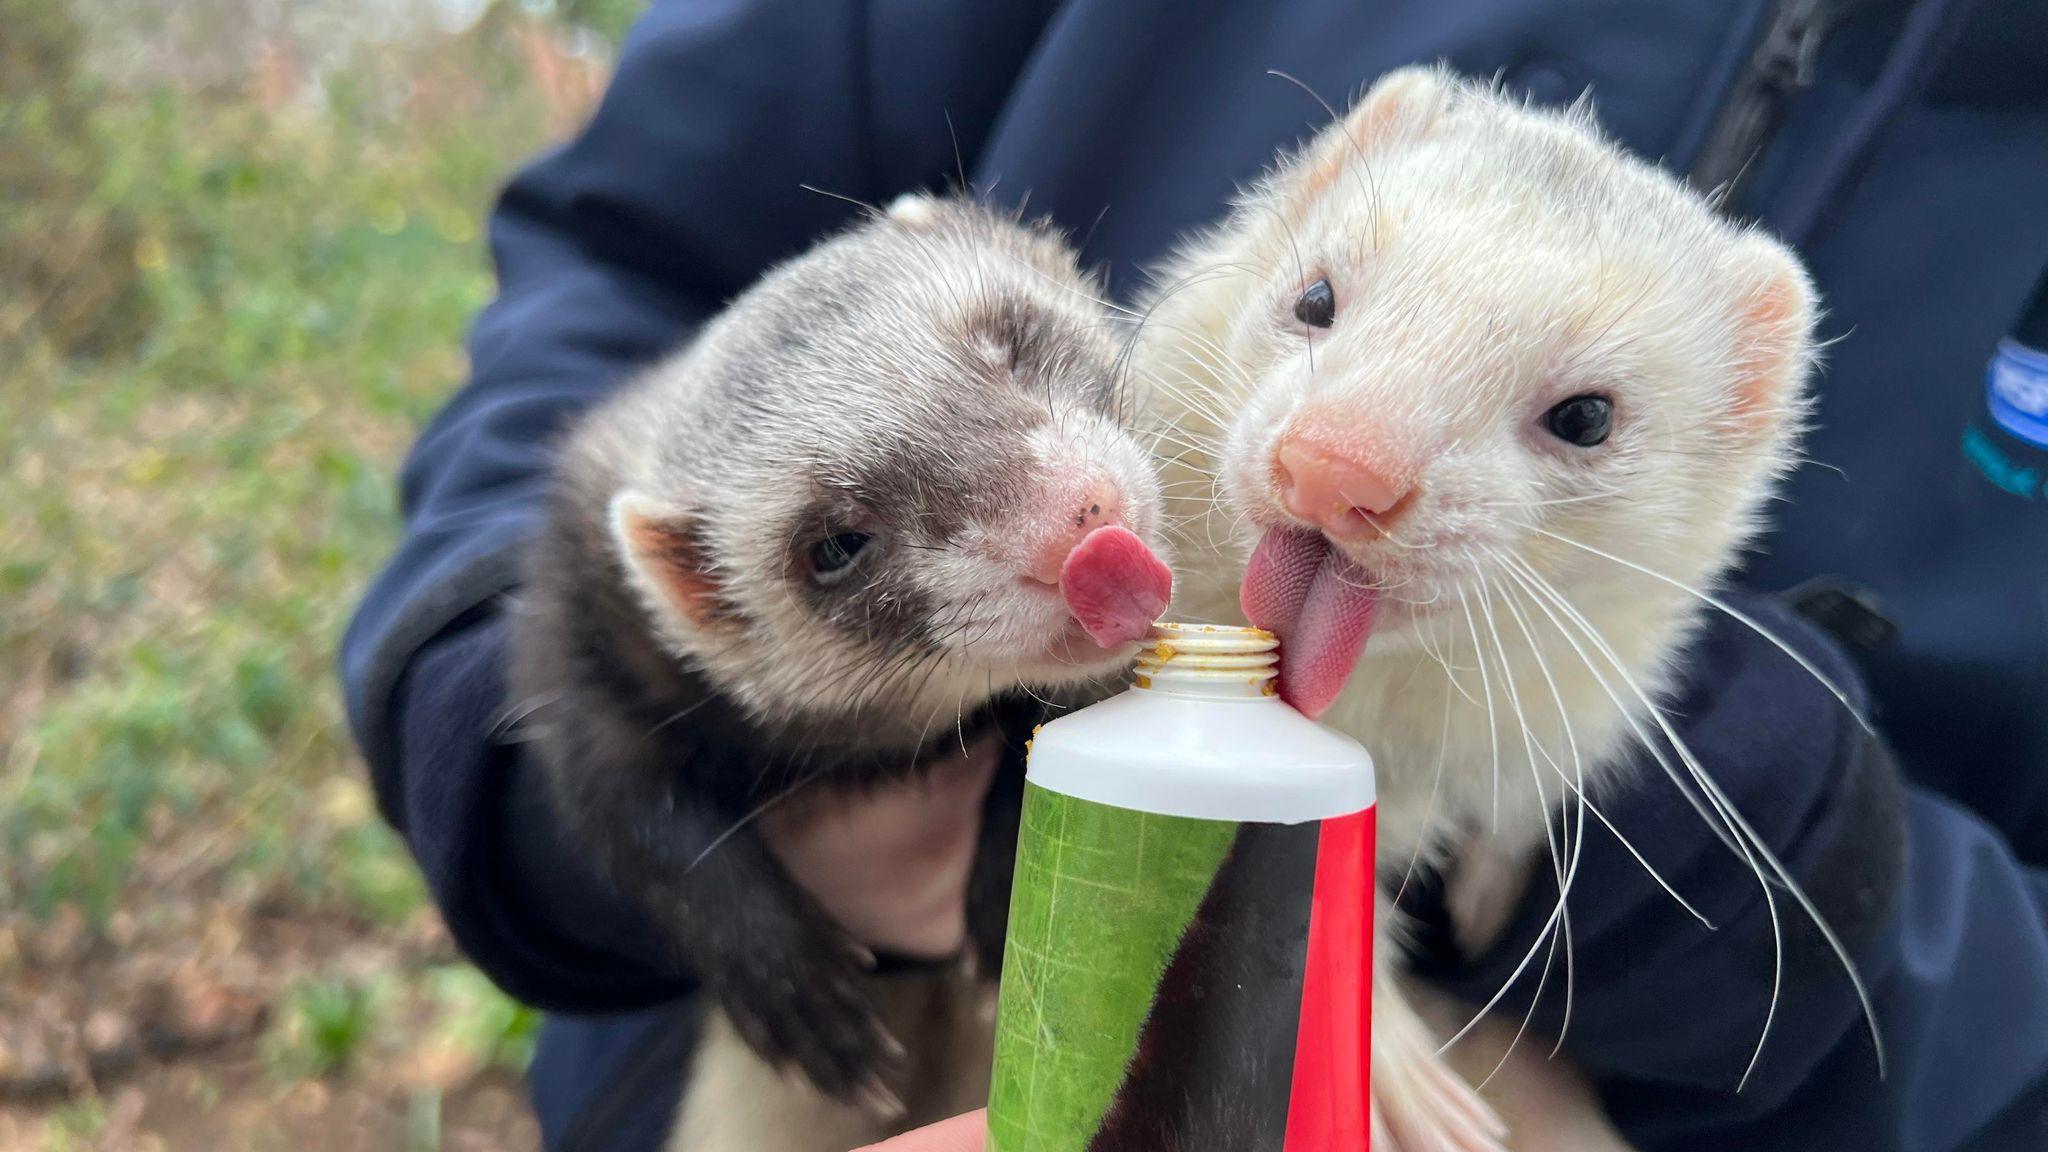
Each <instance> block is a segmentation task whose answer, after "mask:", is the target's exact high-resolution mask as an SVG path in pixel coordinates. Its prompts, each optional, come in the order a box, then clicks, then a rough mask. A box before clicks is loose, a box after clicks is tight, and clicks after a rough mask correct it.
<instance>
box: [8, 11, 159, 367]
mask: <svg viewBox="0 0 2048 1152" xmlns="http://www.w3.org/2000/svg"><path fill="white" fill-rule="evenodd" d="M0 29H5V34H4V35H0V338H4V337H5V336H7V335H8V334H9V333H10V332H17V331H19V330H22V329H26V328H28V327H29V326H31V325H33V326H35V328H36V329H38V331H39V333H40V334H41V335H42V336H43V337H45V338H47V339H48V340H50V341H51V342H52V343H54V344H55V345H56V346H57V348H58V349H59V350H60V351H61V352H62V353H63V354H65V355H85V354H108V353H118V352H126V351H128V350H130V349H132V348H133V347H134V346H135V343H136V342H137V341H138V340H140V339H141V337H142V334H143V332H144V331H145V330H146V329H147V328H148V326H149V309H148V299H147V296H146V294H145V293H144V292H143V290H142V285H141V283H140V278H139V276H138V275H137V270H136V267H135V244H136V228H135V221H134V219H133V217H132V216H131V215H130V214H129V213H128V211H127V210H126V209H125V207H124V206H123V205H121V204H120V203H119V201H118V198H117V197H116V196H114V195H112V194H111V193H113V192H114V191H115V190H114V189H113V188H112V187H110V185H109V182H108V180H107V172H106V169H107V163H106V156H105V150H104V148H103V147H102V144H101V141H100V140H99V139H98V137H97V135H96V133H95V131H94V124H93V122H92V109H93V108H94V107H95V106H96V105H97V103H98V102H99V100H100V98H101V92H100V89H99V86H98V85H96V84H94V83H93V82H91V81H90V80H89V79H87V78H86V77H84V76H83V75H82V74H81V61H80V49H81V43H82V35H81V33H80V31H79V28H78V25H77V24H76V23H75V22H74V21H73V20H72V18H71V13H70V11H69V10H68V9H67V8H66V7H65V5H64V4H63V3H62V2H61V0H0Z"/></svg>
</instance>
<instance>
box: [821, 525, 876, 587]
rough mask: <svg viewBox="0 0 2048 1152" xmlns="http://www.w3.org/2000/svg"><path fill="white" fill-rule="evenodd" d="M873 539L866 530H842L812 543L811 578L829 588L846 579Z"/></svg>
mask: <svg viewBox="0 0 2048 1152" xmlns="http://www.w3.org/2000/svg"><path fill="white" fill-rule="evenodd" d="M872 539H873V537H872V536H869V535H868V534H867V533H865V532H841V533H839V534H838V535H836V536H827V537H825V538H824V539H823V540H820V541H818V542H817V543H816V544H813V545H811V579H812V580H815V581H817V582H818V583H819V584H821V585H823V586H825V587H827V588H829V587H831V586H832V585H834V584H837V583H839V582H840V581H841V580H844V579H846V577H847V575H848V574H850V573H851V572H852V571H853V562H854V561H855V560H858V559H860V554H861V553H862V552H863V551H865V550H866V549H867V546H868V541H870V540H872Z"/></svg>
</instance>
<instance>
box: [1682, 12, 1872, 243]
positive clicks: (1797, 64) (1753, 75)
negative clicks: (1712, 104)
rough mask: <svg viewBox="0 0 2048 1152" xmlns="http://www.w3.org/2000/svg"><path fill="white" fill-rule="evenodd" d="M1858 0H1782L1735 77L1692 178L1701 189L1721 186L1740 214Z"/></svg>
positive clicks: (1725, 204)
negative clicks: (1754, 177)
mask: <svg viewBox="0 0 2048 1152" xmlns="http://www.w3.org/2000/svg"><path fill="white" fill-rule="evenodd" d="M1856 3H1857V0H1777V2H1776V3H1774V4H1773V5H1772V8H1771V17H1770V21H1769V23H1768V24H1767V25H1766V27H1765V28H1764V33H1763V36H1762V37H1760V38H1759V39H1758V41H1757V45H1756V48H1755V49H1754V50H1752V51H1751V52H1750V57H1749V64H1748V65H1747V66H1746V67H1745V68H1744V69H1743V70H1742V74H1741V75H1740V76H1738V77H1737V78H1736V80H1735V86H1734V88H1733V89H1732V90H1731V91H1730V92H1729V94H1728V99H1727V100H1726V101H1724V102H1723V103H1722V105H1721V112H1720V115H1718V116H1717V117H1715V119H1714V127H1713V130H1712V131H1711V132H1709V133H1708V134H1707V142H1706V144H1705V146H1703V147H1702V148H1701V149H1700V154H1699V157H1698V158H1697V159H1696V160H1694V161H1693V166H1692V171H1691V173H1690V174H1688V175H1687V177H1686V179H1687V180H1688V181H1689V182H1690V183H1691V184H1692V186H1693V187H1694V188H1696V189H1698V190H1699V191H1701V192H1707V193H1712V192H1713V191H1715V190H1716V189H1721V190H1722V193H1721V199H1720V205H1721V210H1722V211H1723V212H1730V213H1732V212H1734V210H1735V205H1736V204H1737V203H1739V202H1740V200H1741V199H1742V191H1743V188H1744V187H1745V186H1746V185H1747V184H1748V183H1749V178H1750V175H1751V173H1752V171H1753V169H1754V163H1753V162H1754V161H1755V160H1756V159H1757V157H1759V156H1761V155H1762V154H1763V150H1764V148H1765V147H1767V146H1768V145H1769V144H1770V142H1771V138H1772V137H1773V136H1775V135H1777V132H1778V129H1779V128H1781V127H1783V126H1784V123H1785V116H1786V114H1787V112H1788V111H1790V109H1791V105H1792V98H1793V97H1794V96H1797V95H1798V94H1799V93H1800V92H1801V91H1802V90H1804V89H1805V88H1806V87H1807V86H1809V85H1811V84H1812V83H1813V62H1814V60H1815V59H1816V58H1817V57H1818V56H1819V55H1820V49H1821V45H1822V44H1823V43H1824V42H1825V41H1826V40H1827V36H1828V33H1829V32H1832V31H1833V30H1834V28H1835V26H1836V24H1838V23H1839V22H1840V20H1841V17H1842V16H1843V14H1844V13H1845V12H1847V11H1848V10H1849V9H1850V8H1853V7H1855V5H1856Z"/></svg>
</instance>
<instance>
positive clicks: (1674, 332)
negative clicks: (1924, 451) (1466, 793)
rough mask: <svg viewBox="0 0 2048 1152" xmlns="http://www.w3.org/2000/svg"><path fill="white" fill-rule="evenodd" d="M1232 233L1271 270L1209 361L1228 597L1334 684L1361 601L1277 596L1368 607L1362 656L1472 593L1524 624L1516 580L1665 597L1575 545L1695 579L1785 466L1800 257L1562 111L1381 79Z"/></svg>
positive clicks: (1804, 298) (1254, 286)
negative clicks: (1276, 626)
mask: <svg viewBox="0 0 2048 1152" xmlns="http://www.w3.org/2000/svg"><path fill="white" fill-rule="evenodd" d="M1230 227H1231V228H1234V229H1237V230H1238V231H1239V232H1240V233H1241V235H1242V238H1243V243H1244V245H1245V249H1244V250H1243V251H1242V252H1240V253H1239V254H1238V255H1239V257H1240V259H1241V262H1242V263H1241V267H1243V268H1249V269H1256V270H1259V272H1260V273H1270V275H1251V276H1248V277H1247V276H1246V275H1245V274H1243V273H1239V276H1240V278H1241V279H1243V280H1245V284H1244V287H1243V290H1242V293H1241V295H1240V296H1239V297H1238V298H1237V299H1236V300H1235V302H1234V307H1232V308H1231V309H1229V315H1230V316H1231V321H1230V323H1229V326H1228V330H1227V335H1225V337H1224V338H1223V340H1222V341H1221V347H1220V348H1218V349H1215V350H1213V352H1212V355H1214V356H1216V357H1218V358H1221V359H1225V360H1227V361H1229V362H1230V363H1232V364H1234V365H1235V371H1233V372H1231V373H1228V374H1227V375H1228V376H1229V377H1230V379H1229V380H1227V381H1226V382H1225V383H1226V387H1228V388H1231V389H1233V390H1235V391H1236V392H1237V395H1236V396H1235V397H1234V398H1233V399H1234V400H1235V403H1233V404H1232V406H1231V408H1232V410H1233V411H1234V412H1235V413H1236V417H1235V422H1234V424H1232V425H1231V426H1230V427H1228V428H1227V429H1225V430H1224V439H1225V445H1224V447H1223V449H1222V450H1221V452H1220V458H1221V464H1222V467H1221V476H1220V481H1221V485H1222V487H1223V489H1224V499H1225V500H1227V501H1228V502H1229V503H1230V504H1231V505H1233V506H1234V509H1235V510H1236V511H1238V512H1240V513H1242V514H1243V517H1244V520H1245V521H1246V522H1248V523H1249V524H1250V525H1251V526H1252V527H1253V528H1254V529H1255V530H1256V531H1257V532H1258V533H1260V534H1261V539H1262V541H1263V543H1262V544H1261V546H1260V548H1259V550H1258V552H1257V553H1255V555H1254V562H1253V565H1252V568H1251V570H1250V572H1249V574H1248V576H1247V583H1246V587H1245V600H1246V604H1247V608H1248V610H1251V611H1252V612H1253V614H1254V616H1255V617H1256V616H1259V615H1264V616H1266V617H1268V618H1277V619H1278V620H1282V621H1285V622H1287V623H1290V624H1292V625H1293V628H1294V630H1295V631H1297V632H1304V631H1305V632H1314V631H1315V630H1317V629H1323V630H1325V631H1328V630H1330V629H1334V630H1335V632H1336V633H1338V635H1337V636H1336V638H1335V639H1334V640H1332V641H1331V643H1332V644H1333V645H1334V647H1333V648H1332V649H1331V653H1332V655H1331V658H1330V660H1329V661H1328V662H1329V663H1330V664H1331V665H1332V670H1333V672H1334V670H1335V668H1336V667H1337V666H1339V665H1341V666H1342V668H1343V669H1345V670H1348V668H1349V662H1350V660H1355V658H1356V656H1357V652H1358V649H1357V647H1356V646H1355V645H1352V646H1351V647H1350V648H1349V652H1350V655H1349V657H1348V658H1345V657H1344V656H1343V650H1344V647H1345V645H1346V644H1350V642H1351V639H1352V637H1350V636H1349V635H1348V634H1347V629H1348V628H1350V627H1351V626H1350V625H1347V624H1345V623H1344V621H1345V620H1347V619H1350V620H1355V619H1356V618H1357V617H1358V615H1359V614H1360V612H1361V610H1362V611H1363V612H1365V613H1366V614H1367V615H1369V613H1370V611H1371V608H1370V607H1369V606H1364V605H1361V604H1347V603H1344V602H1343V601H1344V599H1345V598H1344V597H1342V596H1335V597H1333V596H1327V595H1323V594H1318V595H1319V596H1321V597H1322V598H1321V599H1314V598H1311V602H1310V603H1308V604H1307V605H1306V606H1304V604H1303V601H1302V597H1303V596H1304V595H1305V594H1306V593H1305V590H1304V589H1305V584H1304V583H1303V580H1304V579H1305V578H1304V577H1302V576H1301V573H1302V572H1303V571H1304V570H1305V568H1306V566H1309V565H1314V564H1319V563H1322V562H1323V561H1324V560H1327V561H1328V562H1329V564H1330V565H1333V566H1334V567H1333V568H1332V570H1331V572H1330V575H1331V577H1332V578H1333V579H1334V580H1336V581H1337V582H1339V583H1344V584H1349V585H1356V586H1370V587H1371V588H1372V589H1375V590H1377V593H1378V595H1379V598H1380V599H1379V602H1378V611H1379V621H1378V626H1377V627H1378V635H1379V637H1380V639H1377V640H1375V642H1374V643H1375V644H1376V645H1380V644H1387V643H1399V642H1400V637H1401V636H1402V635H1403V634H1404V632H1405V633H1406V634H1408V635H1409V636H1411V637H1412V636H1413V635H1414V634H1415V633H1416V632H1417V631H1418V629H1415V628H1413V627H1411V626H1412V625H1415V624H1416V623H1418V622H1419V621H1423V620H1426V619H1429V618H1431V617H1432V616H1436V617H1441V616H1443V615H1446V614H1457V613H1459V612H1461V611H1465V610H1468V609H1466V608H1465V607H1464V605H1465V604H1466V603H1467V601H1466V596H1467V594H1469V593H1471V592H1474V591H1482V590H1487V589H1490V590H1491V592H1492V594H1493V595H1495V596H1499V595H1502V594H1503V593H1506V594H1509V595H1514V596H1526V597H1527V599H1526V600H1525V601H1523V602H1524V603H1525V604H1528V610H1529V611H1530V612H1531V613H1532V614H1533V613H1534V612H1535V607H1534V605H1533V600H1534V598H1535V594H1534V593H1533V592H1528V591H1524V586H1525V585H1535V584H1537V583H1538V582H1548V583H1549V584H1551V585H1553V586H1559V587H1567V586H1568V587H1571V588H1573V589H1577V590H1581V591H1586V590H1590V589H1597V588H1598V587H1599V585H1600V582H1601V581H1603V580H1607V581H1615V580H1616V579H1617V578H1623V579H1626V580H1628V581H1632V583H1631V584H1630V589H1631V590H1630V591H1629V593H1628V594H1629V595H1631V596H1638V597H1639V596H1650V597H1657V598H1667V597H1668V598H1670V599H1672V600H1673V601H1674V602H1679V601H1681V600H1682V598H1683V594H1682V593H1680V592H1678V591H1677V590H1676V589H1675V588H1672V587H1666V586H1662V585H1659V584H1657V583H1655V582H1650V581H1644V580H1643V579H1642V578H1641V577H1640V574H1637V575H1634V576H1631V575H1630V574H1629V570H1627V569H1626V568H1624V567H1622V566H1620V565H1617V564H1615V563H1613V562H1610V561H1608V560H1605V559H1602V558H1600V557H1599V555H1598V553H1603V552H1604V553H1609V554H1612V555H1615V556H1619V557H1623V558H1625V559H1627V560H1628V561H1630V562H1633V563H1636V564H1640V565H1643V566H1646V567H1649V568H1653V569H1654V570H1656V571H1657V572H1659V573H1662V574H1664V575H1666V576H1668V577H1670V578H1671V579H1672V580H1674V581H1677V582H1680V583H1684V584H1692V585H1698V584H1701V583H1703V582H1706V581H1708V580H1710V579H1712V578H1713V576H1714V575H1715V574H1717V573H1719V572H1720V571H1721V570H1723V569H1724V568H1725V567H1726V566H1727V565H1728V564H1729V563H1730V562H1731V561H1732V559H1733V557H1734V554H1735V552H1736V550H1737V549H1738V548H1739V546H1740V545H1741V544H1742V543H1743V542H1744V541H1745V540H1746V539H1748V538H1749V537H1750V536H1751V535H1752V534H1753V532H1754V531H1755V530H1756V528H1757V526H1758V519H1759V511H1760V508H1761V505H1762V503H1763V501H1764V500H1765V498H1766V496H1767V495H1768V493H1769V491H1770V489H1771V486H1772V484H1773V482H1774V481H1775V479H1776V478H1777V477H1778V476H1779V475H1780V474H1781V473H1782V472H1783V471H1785V470H1786V468H1787V467H1788V464H1789V461H1790V460H1791V457H1792V451H1793V447H1794V442H1795V438H1796V436H1797V433H1798V429H1799V425H1800V423H1801V414H1802V412H1803V409H1804V400H1803V388H1804V383H1805V380H1806V377H1807V375H1808V371H1809V365H1810V362H1811V360H1812V359H1813V344H1812V340H1811V336H1810V329H1811V327H1812V323H1813V319H1814V310H1815V305H1814V301H1813V292H1812V290H1811V287H1810V285H1809V282H1808V280H1807V277H1806V275H1805V273H1804V271H1803V270H1802V268H1801V266H1800V264H1799V263H1798V261H1797V260H1796V259H1795V258H1794V257H1793V256H1792V255H1791V254H1790V253H1789V252H1788V251H1787V250H1786V249H1785V248H1784V247H1783V246H1781V245H1780V244H1778V243H1776V242H1775V241H1773V240H1771V239H1769V238H1767V237H1765V236H1763V235H1761V234H1760V233H1758V232H1756V231H1754V230H1750V229H1745V228H1743V227H1740V226H1738V225H1734V224H1731V223H1729V222H1727V221H1725V220H1722V219H1720V218H1718V217H1716V216H1715V215H1714V214H1713V212H1712V211H1711V209H1710V207H1709V205H1708V204H1707V203H1706V202H1705V201H1704V200H1703V199H1702V198H1700V197H1699V196H1696V195H1694V194H1693V193H1691V192H1689V191H1688V190H1686V189H1685V188H1684V187H1683V186H1681V185H1680V184H1679V183H1678V182H1677V181H1675V180H1673V179H1672V178H1671V177H1669V176H1667V175H1665V174H1663V173H1661V172H1659V171H1657V170H1655V169H1654V168H1652V167H1650V166H1649V165H1647V164H1644V163H1642V162H1640V161H1638V160H1635V159H1633V158H1631V157H1629V156H1627V155H1626V154H1624V153H1623V152H1622V151H1621V149H1620V148H1618V147H1617V146H1616V145H1614V144H1613V143H1611V142H1609V141H1608V140H1606V139H1605V138H1604V137H1603V136H1602V135H1601V134H1600V133H1599V131H1598V130H1597V129H1596V128H1595V127H1594V126H1593V124H1592V121H1591V118H1590V115H1589V113H1588V112H1586V111H1585V110H1584V109H1583V108H1577V109H1573V110H1571V111H1565V112H1549V111H1539V110H1535V109H1532V108H1529V107H1526V106H1524V105H1522V104H1519V103H1515V102H1512V101H1510V100H1508V99H1506V98H1504V97H1502V96H1501V95H1500V94H1498V93H1497V92H1495V91H1492V90H1489V89H1487V88H1485V87H1482V86H1479V85H1475V84H1472V83H1469V82H1463V81H1459V80H1457V79H1455V78H1453V77H1451V76H1450V75H1448V74H1446V73H1444V72H1441V71H1434V70H1424V69H1412V70H1404V71H1401V72H1396V73H1393V74H1391V75H1389V76H1388V77H1386V78H1385V79H1383V80H1382V81H1381V82H1380V83H1379V84H1377V85H1376V86H1375V87H1374V88H1372V89H1371V91H1370V92H1369V93H1368V94H1367V95H1366V96H1365V97H1364V98H1363V100H1362V101H1361V102H1360V103H1359V104H1358V106H1357V107H1356V108H1355V109H1354V110H1353V111H1351V113H1350V114H1349V115H1348V116H1346V117H1345V118H1344V119H1343V120H1342V121H1341V122H1340V123H1339V124H1336V125H1333V126H1332V127H1331V128H1329V129H1327V130H1325V131H1324V132H1323V133H1321V134H1320V135H1319V136H1318V137H1316V138H1315V139H1314V140H1312V141H1311V142H1310V143H1309V144H1308V145H1307V146H1306V147H1305V148H1304V149H1303V150H1302V151H1301V152H1299V153H1298V154H1296V155H1294V156H1293V157H1291V158H1290V159H1288V160H1287V161H1286V162H1284V163H1283V164H1282V165H1281V166H1280V167H1279V168H1278V169H1277V170H1276V171H1275V172H1274V173H1273V174H1272V175H1271V176H1269V177H1268V178H1267V179H1266V180H1265V181H1264V182H1263V183H1262V184H1261V185H1260V186H1259V187H1258V188H1256V189H1255V190H1254V191H1253V192H1252V193H1251V194H1250V195H1249V196H1248V198H1247V200H1246V202H1245V203H1244V204H1243V205H1242V206H1241V207H1240V208H1239V210H1238V212H1237V213H1236V215H1235V216H1234V217H1233V221H1232V224H1231V225H1230ZM1253 281H1256V282H1253ZM1290 572H1291V573H1293V574H1294V575H1292V576H1289V575H1288V573H1290ZM1347 612H1349V613H1350V614H1351V615H1350V616H1348V617H1347V616H1346V615H1345V613H1347ZM1304 613H1306V616H1305V615H1304ZM1670 615H1671V617H1672V619H1674V620H1675V619H1678V618H1679V615H1680V614H1679V613H1677V612H1676V611H1673V612H1672V613H1671V614H1670ZM1332 621H1335V622H1334V623H1332ZM1262 622H1264V621H1262ZM1454 627H1455V629H1456V630H1457V632H1458V633H1459V634H1463V632H1464V631H1465V630H1466V628H1467V624H1466V623H1465V621H1464V620H1463V619H1462V618H1460V619H1458V620H1457V621H1456V623H1455V625H1454ZM1481 627H1482V628H1483V627H1484V625H1483V622H1482V624H1481ZM1282 634H1283V636H1286V635H1287V631H1286V630H1285V629H1282ZM1357 639H1359V640H1360V642H1362V633H1360V634H1359V636H1358V637H1357ZM1425 640H1426V638H1425ZM1339 682H1340V683H1341V676H1340V678H1339ZM1299 687H1300V685H1299V684H1297V688H1299Z"/></svg>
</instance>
